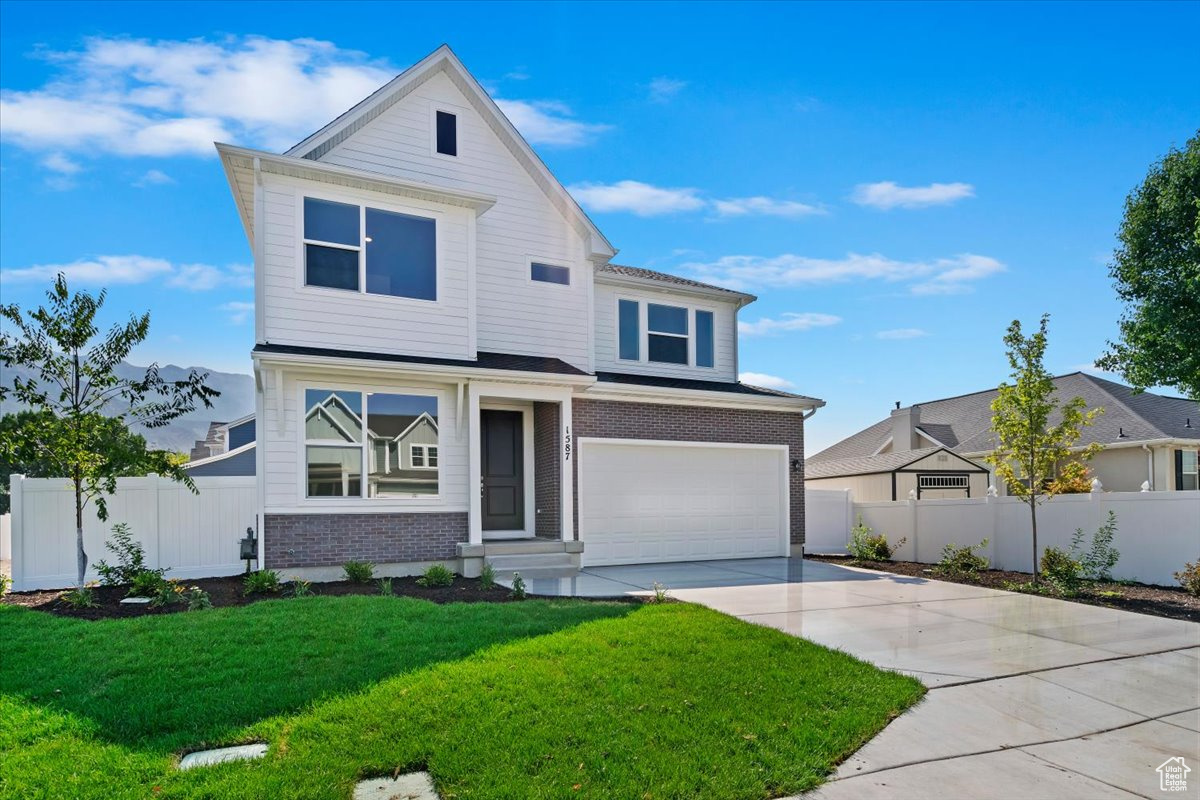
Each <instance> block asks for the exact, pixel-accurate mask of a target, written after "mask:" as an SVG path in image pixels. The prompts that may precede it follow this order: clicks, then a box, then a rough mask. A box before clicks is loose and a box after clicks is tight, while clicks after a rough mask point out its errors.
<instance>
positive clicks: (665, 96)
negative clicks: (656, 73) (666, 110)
mask: <svg viewBox="0 0 1200 800" xmlns="http://www.w3.org/2000/svg"><path fill="white" fill-rule="evenodd" d="M687 85H688V82H687V81H681V80H676V79H675V78H661V77H660V78H655V79H654V80H652V81H650V85H649V86H648V87H646V88H647V90H648V92H649V95H650V101H651V102H652V103H666V102H667V101H669V100H671V99H672V98H674V97H675V95H677V94H679V93H680V92H682V91H683V90H684V89H685V88H686V87H687Z"/></svg>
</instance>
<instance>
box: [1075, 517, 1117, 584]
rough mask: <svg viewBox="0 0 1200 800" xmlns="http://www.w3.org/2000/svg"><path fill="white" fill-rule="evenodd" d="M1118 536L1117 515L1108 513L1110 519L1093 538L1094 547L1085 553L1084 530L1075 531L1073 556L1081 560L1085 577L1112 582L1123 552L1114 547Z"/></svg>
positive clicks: (1077, 529)
mask: <svg viewBox="0 0 1200 800" xmlns="http://www.w3.org/2000/svg"><path fill="white" fill-rule="evenodd" d="M1116 535H1117V515H1116V514H1114V513H1113V512H1111V511H1110V512H1108V519H1107V520H1106V521H1105V523H1104V524H1103V525H1101V526H1100V527H1099V528H1098V529H1097V530H1096V533H1095V534H1094V535H1093V536H1092V547H1091V549H1090V550H1088V551H1087V553H1083V552H1082V550H1083V528H1076V529H1075V536H1073V537H1072V538H1071V555H1072V556H1074V557H1075V558H1077V559H1078V560H1079V563H1080V565H1081V566H1082V569H1083V575H1084V577H1087V578H1090V579H1091V580H1094V581H1109V580H1112V568H1113V567H1115V566H1116V565H1117V561H1118V560H1120V558H1121V552H1120V551H1119V550H1117V548H1115V547H1113V546H1112V542H1113V539H1114V538H1115V537H1116Z"/></svg>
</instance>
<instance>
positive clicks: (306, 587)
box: [288, 575, 313, 597]
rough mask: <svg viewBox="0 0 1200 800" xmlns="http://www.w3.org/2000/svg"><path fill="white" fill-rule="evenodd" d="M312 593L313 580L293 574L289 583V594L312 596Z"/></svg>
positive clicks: (293, 595)
mask: <svg viewBox="0 0 1200 800" xmlns="http://www.w3.org/2000/svg"><path fill="white" fill-rule="evenodd" d="M312 593H313V590H312V581H306V580H304V579H302V578H298V577H296V576H295V575H293V576H292V580H291V582H289V583H288V594H290V595H291V596H292V597H311V596H312Z"/></svg>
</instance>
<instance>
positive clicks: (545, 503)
mask: <svg viewBox="0 0 1200 800" xmlns="http://www.w3.org/2000/svg"><path fill="white" fill-rule="evenodd" d="M558 414H559V410H558V403H534V404H533V475H534V478H533V481H534V488H533V496H534V505H535V507H536V513H537V516H536V517H535V518H534V525H535V527H534V533H535V534H536V535H537V536H538V537H539V538H543V539H558V538H560V537H561V536H562V484H561V479H560V476H561V475H562V462H561V461H560V460H559V452H560V448H559V446H558V444H559V443H558V436H559V418H558Z"/></svg>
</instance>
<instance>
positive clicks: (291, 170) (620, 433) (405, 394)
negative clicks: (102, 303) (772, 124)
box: [217, 47, 822, 575]
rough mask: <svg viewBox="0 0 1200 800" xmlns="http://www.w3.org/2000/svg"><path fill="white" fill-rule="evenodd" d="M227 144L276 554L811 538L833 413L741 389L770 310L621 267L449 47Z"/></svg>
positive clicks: (586, 550)
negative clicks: (809, 515)
mask: <svg viewBox="0 0 1200 800" xmlns="http://www.w3.org/2000/svg"><path fill="white" fill-rule="evenodd" d="M217 149H218V151H219V152H220V156H221V160H222V163H223V165H224V168H225V172H226V175H227V176H228V179H229V183H230V186H231V187H232V189H233V195H234V199H235V201H236V203H237V208H238V212H239V214H240V215H241V219H242V223H243V225H244V226H245V230H246V235H247V236H248V237H249V240H250V244H251V247H252V249H253V256H254V265H255V270H254V274H255V326H256V330H255V333H256V340H257V344H256V346H255V348H254V352H253V360H254V375H255V380H256V385H257V409H256V414H255V417H256V420H257V430H256V434H257V446H256V447H255V448H254V450H255V458H256V464H255V472H256V474H257V475H258V487H259V504H260V520H261V523H260V537H259V554H260V563H261V564H263V565H264V566H265V567H268V568H272V569H281V570H286V571H287V572H288V574H293V573H298V574H305V573H306V572H307V573H308V574H314V575H320V574H321V573H322V571H325V572H330V571H332V570H335V569H336V567H337V565H340V564H342V563H344V562H345V561H347V560H349V559H369V560H371V561H374V562H375V563H376V564H378V565H380V571H381V572H389V573H391V574H402V573H405V572H410V573H411V572H413V571H415V570H418V569H420V568H422V567H423V566H424V565H425V564H427V563H429V562H435V561H441V562H447V563H450V564H451V565H453V566H455V568H457V569H459V570H460V571H462V572H463V573H464V574H468V575H471V574H478V570H479V569H480V568H481V567H482V564H483V559H484V558H488V559H492V560H493V561H497V560H498V559H501V557H502V556H508V557H509V561H508V562H506V564H505V565H506V566H513V561H512V556H514V554H518V555H521V554H532V553H540V554H543V555H542V558H543V560H542V561H541V562H540V563H546V564H550V563H563V564H575V565H578V564H579V563H580V560H581V559H582V563H583V564H585V565H598V564H624V563H640V562H655V561H673V560H691V559H718V558H743V557H761V556H780V555H787V554H789V553H790V552H793V551H795V552H799V546H800V545H801V544H802V543H803V541H804V513H803V498H804V491H803V486H804V484H803V480H804V476H803V436H804V424H803V423H804V418H805V416H806V414H811V413H812V411H813V410H815V409H816V408H817V407H819V406H821V405H822V402H821V401H820V400H815V399H812V398H809V397H802V396H798V395H793V394H787V393H783V392H776V391H771V390H767V389H760V388H755V387H752V386H747V385H744V384H741V383H739V382H738V380H737V374H738V364H737V360H738V355H737V348H738V343H737V315H738V311H739V309H741V308H742V307H743V306H745V305H746V304H747V303H750V302H752V301H753V300H754V299H755V298H754V297H752V296H750V295H747V294H743V293H740V292H735V291H730V290H728V289H723V288H720V287H716V286H709V285H706V284H703V283H697V282H695V281H691V280H686V279H683V278H679V277H674V276H670V275H666V274H663V273H659V272H653V271H650V270H644V269H637V268H632V267H623V266H615V265H613V264H611V263H610V260H611V259H612V258H613V257H614V255H615V254H616V250H615V249H614V248H613V246H612V245H611V244H610V243H609V242H608V240H607V239H606V238H605V237H604V235H603V234H601V232H600V231H599V230H598V229H597V228H596V226H595V225H594V224H593V223H592V221H591V220H590V219H589V218H588V217H587V215H586V214H585V213H584V212H583V211H582V210H581V209H580V208H579V206H578V205H577V204H576V202H575V201H574V200H573V199H572V198H571V196H570V195H569V194H568V193H567V191H566V190H565V189H564V188H563V186H562V185H561V184H560V183H559V182H558V181H557V180H556V179H555V177H554V176H553V175H552V174H551V173H550V172H549V170H548V169H547V168H546V166H545V165H544V164H543V163H542V162H541V160H540V159H539V158H538V157H537V155H536V154H535V153H534V152H533V150H532V149H531V148H530V147H529V145H528V144H527V143H526V142H525V140H524V139H522V137H521V135H520V134H519V133H518V132H517V130H516V129H515V128H514V127H513V125H512V124H511V123H510V122H509V121H508V119H506V118H505V116H504V114H503V113H502V112H501V111H500V109H499V108H498V107H497V106H496V104H495V103H494V102H493V101H492V100H491V98H489V97H488V95H487V93H486V92H485V91H484V90H483V88H482V87H481V86H480V85H479V83H478V82H477V81H476V80H475V79H474V78H473V77H472V76H471V75H470V74H469V73H468V72H467V71H466V69H465V68H464V67H463V65H462V64H461V62H460V61H459V60H458V58H457V57H456V56H455V55H454V54H453V53H452V52H451V51H450V49H449V48H447V47H442V48H439V49H438V50H437V51H435V52H434V53H432V54H431V55H429V56H428V57H427V58H425V59H424V60H422V61H421V62H420V63H418V64H416V65H415V66H414V67H412V68H411V69H409V70H407V71H406V72H404V73H403V74H401V75H400V76H398V77H397V78H395V79H394V80H392V81H391V82H390V83H388V84H387V85H385V86H384V87H383V88H381V89H380V90H379V91H377V92H375V93H374V94H373V95H371V96H370V97H368V98H366V99H365V100H363V101H362V102H361V103H359V104H358V105H356V106H354V107H353V108H351V109H350V110H349V111H347V112H346V113H345V114H343V115H342V116H340V117H338V118H337V119H335V120H334V121H333V122H331V123H329V124H328V125H326V126H325V127H324V128H322V129H321V130H319V131H317V132H316V133H314V134H313V135H312V136H310V137H308V138H307V139H305V140H304V141H303V142H300V143H299V144H298V145H296V146H295V147H293V148H292V149H291V150H288V151H287V152H286V153H284V154H282V155H277V154H274V153H268V152H262V151H258V150H249V149H245V148H241V147H234V146H229V145H218V146H217ZM522 557H524V556H523V555H522ZM321 568H328V569H326V570H322V569H321Z"/></svg>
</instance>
